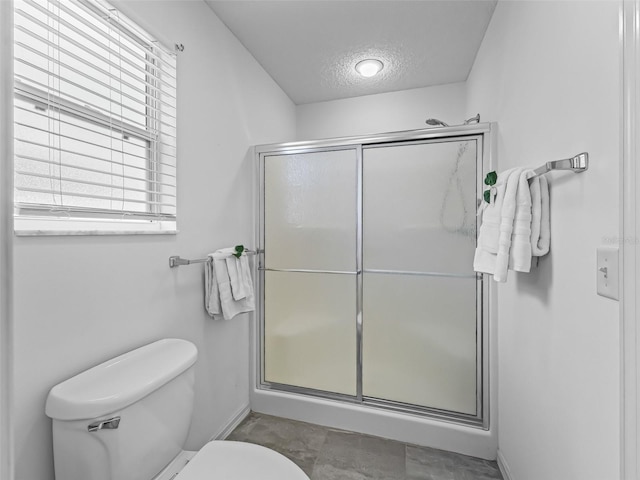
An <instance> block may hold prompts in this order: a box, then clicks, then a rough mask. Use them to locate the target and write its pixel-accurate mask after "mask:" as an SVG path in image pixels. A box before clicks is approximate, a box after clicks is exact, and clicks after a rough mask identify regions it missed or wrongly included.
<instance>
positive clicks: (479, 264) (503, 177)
mask: <svg viewBox="0 0 640 480" xmlns="http://www.w3.org/2000/svg"><path fill="white" fill-rule="evenodd" d="M519 170H520V169H516V168H512V169H509V170H505V171H504V172H501V173H500V174H499V175H498V181H497V182H496V184H495V186H494V191H495V194H492V196H491V202H490V203H488V204H487V203H485V202H484V201H483V204H482V206H481V207H480V209H481V213H482V224H481V225H480V234H479V235H478V245H477V247H476V252H475V256H474V259H473V269H474V270H475V271H476V272H482V273H490V274H495V273H496V260H497V255H498V250H499V246H500V235H501V225H502V210H503V205H504V201H505V195H506V191H507V185H508V184H509V179H510V178H511V177H512V175H514V178H517V179H519V177H516V176H515V174H516V173H517V172H518V171H519ZM514 201H515V199H514Z"/></svg>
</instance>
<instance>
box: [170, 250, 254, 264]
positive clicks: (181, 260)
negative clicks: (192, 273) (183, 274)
mask: <svg viewBox="0 0 640 480" xmlns="http://www.w3.org/2000/svg"><path fill="white" fill-rule="evenodd" d="M242 253H246V254H247V255H255V254H256V253H258V252H256V251H255V250H249V249H248V248H245V249H244V251H243V252H242ZM208 258H209V257H205V258H196V259H193V260H188V259H186V258H181V257H180V255H173V256H171V257H169V267H170V268H174V267H179V266H180V265H191V264H192V263H204V262H206V261H207V259H208Z"/></svg>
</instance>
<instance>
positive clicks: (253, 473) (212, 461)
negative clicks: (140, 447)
mask: <svg viewBox="0 0 640 480" xmlns="http://www.w3.org/2000/svg"><path fill="white" fill-rule="evenodd" d="M254 479H255V480H309V477H307V475H306V474H305V473H304V472H303V471H302V470H301V469H300V467H298V466H297V465H296V464H295V463H293V462H292V461H291V460H289V459H288V458H287V457H285V456H284V455H281V454H279V453H278V452H275V451H273V450H271V449H269V448H266V447H263V446H260V445H254V444H252V443H244V442H232V441H226V440H224V441H219V440H214V441H211V442H209V443H207V444H206V445H205V446H204V447H202V449H201V450H200V451H199V452H198V453H197V454H196V455H195V456H194V457H193V459H191V461H190V462H189V463H188V464H187V465H186V466H185V467H184V468H183V469H182V471H181V472H180V473H179V474H178V475H177V476H176V477H175V480H254Z"/></svg>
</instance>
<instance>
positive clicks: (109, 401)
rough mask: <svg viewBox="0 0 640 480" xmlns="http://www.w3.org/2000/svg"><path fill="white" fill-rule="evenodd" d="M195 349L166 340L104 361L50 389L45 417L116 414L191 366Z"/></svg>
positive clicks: (178, 342)
mask: <svg viewBox="0 0 640 480" xmlns="http://www.w3.org/2000/svg"><path fill="white" fill-rule="evenodd" d="M197 356H198V350H197V349H196V346H195V345H194V344H193V343H191V342H189V341H187V340H181V339H177V338H166V339H163V340H159V341H157V342H154V343H150V344H149V345H145V346H144V347H140V348H137V349H135V350H132V351H130V352H127V353H125V354H123V355H120V356H118V357H116V358H112V359H111V360H107V361H106V362H104V363H101V364H100V365H97V366H95V367H93V368H90V369H89V370H86V371H84V372H82V373H80V374H78V375H76V376H75V377H72V378H70V379H68V380H66V381H64V382H62V383H60V384H58V385H56V386H55V387H53V388H52V389H51V391H50V392H49V396H48V397H47V404H46V407H45V412H46V414H47V415H48V416H49V417H51V418H54V419H56V420H83V419H91V418H95V417H100V416H102V415H107V414H109V413H113V412H116V411H118V410H120V409H122V408H124V407H127V406H129V405H131V404H132V403H134V402H136V401H138V400H140V399H141V398H143V397H146V396H147V395H149V394H150V393H151V392H153V391H155V390H157V389H158V388H160V387H161V386H163V385H164V384H166V383H168V382H169V381H171V380H172V379H174V378H175V377H177V376H178V375H180V374H181V373H182V372H184V371H185V370H187V369H188V368H189V367H191V366H192V365H193V364H194V363H195V361H196V358H197Z"/></svg>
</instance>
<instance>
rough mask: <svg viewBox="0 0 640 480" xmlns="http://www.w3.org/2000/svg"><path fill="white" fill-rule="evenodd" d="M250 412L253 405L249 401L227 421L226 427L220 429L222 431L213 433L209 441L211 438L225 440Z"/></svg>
mask: <svg viewBox="0 0 640 480" xmlns="http://www.w3.org/2000/svg"><path fill="white" fill-rule="evenodd" d="M249 413H251V407H250V406H249V404H248V403H247V404H246V405H244V406H243V407H242V408H240V410H238V411H237V412H236V413H235V414H234V415H233V416H232V417H231V419H230V420H229V421H228V422H227V424H226V425H225V426H224V427H222V429H220V431H219V432H218V433H216V434H215V435H213V436H212V437H211V438H210V439H209V441H211V440H224V439H225V438H227V437H228V436H229V434H230V433H231V432H233V430H234V429H235V428H236V427H237V426H238V425H240V422H242V421H243V420H244V419H245V418H247V415H249Z"/></svg>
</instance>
